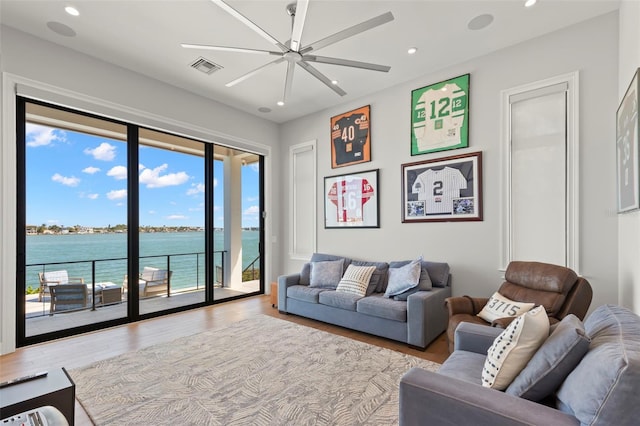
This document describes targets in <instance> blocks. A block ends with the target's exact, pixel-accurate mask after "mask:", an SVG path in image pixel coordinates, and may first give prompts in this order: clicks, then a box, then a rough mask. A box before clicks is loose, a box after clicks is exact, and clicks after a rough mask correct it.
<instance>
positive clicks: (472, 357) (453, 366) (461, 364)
mask: <svg viewBox="0 0 640 426" xmlns="http://www.w3.org/2000/svg"><path fill="white" fill-rule="evenodd" d="M486 358H487V357H486V356H485V355H484V354H479V353H475V352H469V351H454V352H453V353H452V354H451V355H449V358H447V360H446V361H445V362H444V363H443V364H442V365H441V366H440V368H439V369H438V373H439V374H443V375H445V376H447V377H453V378H456V379H460V380H463V381H465V382H469V383H473V384H474V385H479V384H480V383H482V368H483V367H484V361H485V359H486Z"/></svg>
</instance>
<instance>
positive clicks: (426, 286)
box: [389, 260, 433, 300]
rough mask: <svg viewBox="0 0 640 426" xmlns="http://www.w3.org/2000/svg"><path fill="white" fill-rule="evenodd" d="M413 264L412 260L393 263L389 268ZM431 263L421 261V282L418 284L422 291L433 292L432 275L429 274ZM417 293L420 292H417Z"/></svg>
mask: <svg viewBox="0 0 640 426" xmlns="http://www.w3.org/2000/svg"><path fill="white" fill-rule="evenodd" d="M411 262H412V261H411V260H403V261H399V262H391V263H389V268H400V267H402V266H406V265H408V264H409V263H411ZM429 263H430V262H425V261H424V260H422V261H420V282H419V283H418V287H420V289H421V290H431V288H432V287H433V283H432V280H431V274H429V269H428V264H429ZM415 291H418V290H415ZM407 296H408V295H407ZM405 300H406V299H405Z"/></svg>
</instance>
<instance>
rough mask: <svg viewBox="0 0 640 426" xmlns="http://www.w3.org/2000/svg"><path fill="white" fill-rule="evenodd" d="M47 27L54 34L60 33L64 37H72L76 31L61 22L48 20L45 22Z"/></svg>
mask: <svg viewBox="0 0 640 426" xmlns="http://www.w3.org/2000/svg"><path fill="white" fill-rule="evenodd" d="M47 27H48V28H49V29H50V30H51V31H53V32H54V33H56V34H60V35H61V36H65V37H74V36H75V35H76V32H75V31H74V30H73V28H71V27H70V26H68V25H65V24H63V23H62V22H56V21H49V22H47Z"/></svg>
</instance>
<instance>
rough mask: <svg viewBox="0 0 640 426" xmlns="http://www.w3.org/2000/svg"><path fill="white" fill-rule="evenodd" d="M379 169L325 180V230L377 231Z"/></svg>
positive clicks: (328, 177)
mask: <svg viewBox="0 0 640 426" xmlns="http://www.w3.org/2000/svg"><path fill="white" fill-rule="evenodd" d="M378 175H379V169H375V170H367V171H363V172H357V173H349V174H342V175H336V176H327V177H325V178H324V227H325V228H327V229H328V228H379V227H380V221H379V216H380V204H379V196H380V195H379V192H378Z"/></svg>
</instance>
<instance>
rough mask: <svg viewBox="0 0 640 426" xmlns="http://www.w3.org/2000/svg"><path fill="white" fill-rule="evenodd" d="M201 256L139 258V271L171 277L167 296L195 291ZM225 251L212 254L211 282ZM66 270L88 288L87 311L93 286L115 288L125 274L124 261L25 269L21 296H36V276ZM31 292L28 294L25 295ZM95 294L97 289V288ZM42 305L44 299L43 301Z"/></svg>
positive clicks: (200, 279) (200, 284) (218, 275)
mask: <svg viewBox="0 0 640 426" xmlns="http://www.w3.org/2000/svg"><path fill="white" fill-rule="evenodd" d="M204 254H205V253H204V252H193V253H180V254H168V255H155V256H140V269H141V270H142V269H143V268H144V267H145V266H150V267H154V268H157V269H162V270H166V271H171V272H172V273H171V274H169V275H168V277H167V281H168V285H167V295H168V296H169V295H171V294H176V293H182V292H189V291H197V290H201V289H204V287H205V279H204V273H205V261H204ZM224 258H225V251H215V252H214V265H215V268H213V270H214V272H213V273H214V277H213V279H214V282H220V283H223V282H224V266H222V265H224ZM57 270H66V271H67V274H68V276H69V277H82V278H83V279H84V282H85V283H86V284H87V288H88V289H89V288H90V292H91V299H90V300H91V308H92V309H95V308H96V297H95V296H96V285H98V284H103V285H104V284H115V285H118V286H121V285H122V284H123V281H124V277H125V276H126V274H127V258H126V257H121V258H109V259H93V260H78V261H63V262H48V263H31V264H27V265H26V279H25V281H26V282H25V292H26V293H32V294H38V293H39V291H40V281H39V278H38V273H40V272H42V273H46V272H51V271H57ZM29 288H31V291H28V290H29ZM98 289H99V290H100V289H101V287H99V288H98ZM43 301H44V299H43Z"/></svg>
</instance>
